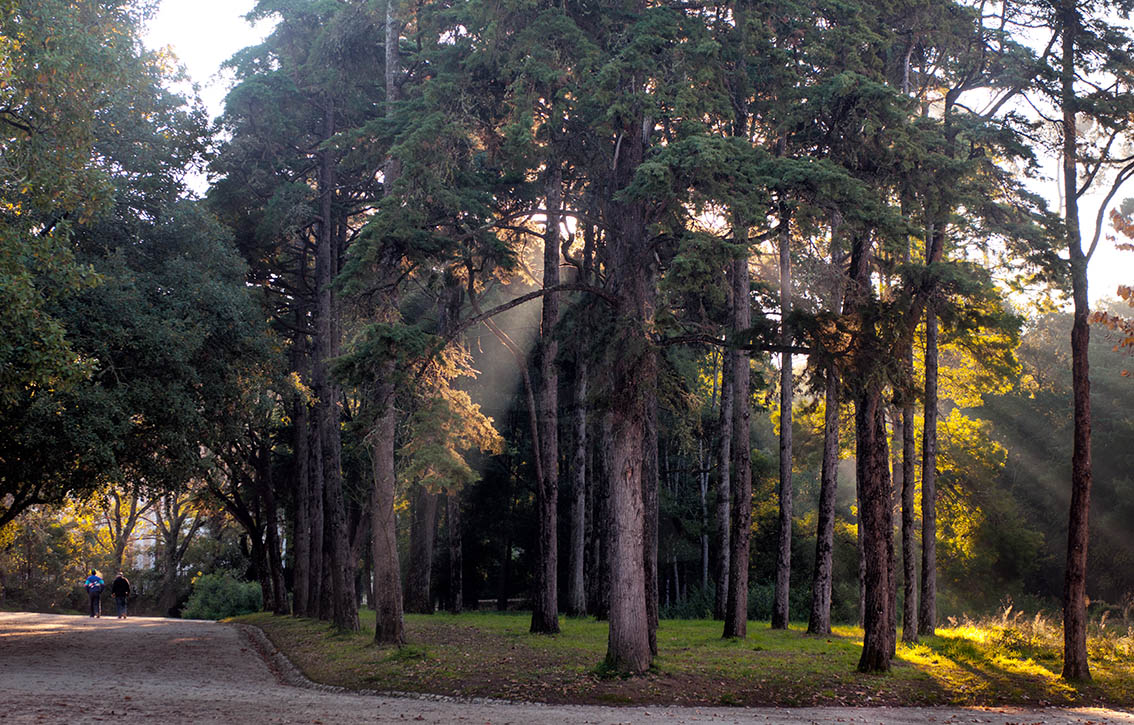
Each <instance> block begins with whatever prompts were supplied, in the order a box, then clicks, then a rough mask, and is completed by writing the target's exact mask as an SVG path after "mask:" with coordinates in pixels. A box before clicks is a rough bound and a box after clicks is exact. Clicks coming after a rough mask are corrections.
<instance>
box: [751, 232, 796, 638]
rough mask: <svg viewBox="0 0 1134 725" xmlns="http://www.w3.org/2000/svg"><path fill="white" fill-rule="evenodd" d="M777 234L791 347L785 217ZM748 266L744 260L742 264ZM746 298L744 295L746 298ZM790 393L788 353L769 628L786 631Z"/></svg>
mask: <svg viewBox="0 0 1134 725" xmlns="http://www.w3.org/2000/svg"><path fill="white" fill-rule="evenodd" d="M781 224H782V225H783V231H782V233H781V234H780V249H779V252H780V315H781V321H780V344H781V345H783V346H784V347H785V348H787V347H790V346H791V342H792V330H791V325H790V323H789V316H790V315H791V232H790V231H789V227H788V220H787V218H786V216H785V217H784V219H783V220H782V221H781ZM745 264H747V261H746V262H745ZM746 297H747V295H746ZM793 400H794V396H793V390H792V368H791V353H790V352H787V351H786V350H785V351H784V352H783V354H782V355H781V356H780V518H779V536H778V538H777V541H776V586H775V598H774V602H773V606H772V629H787V627H788V616H789V613H788V604H789V602H790V594H791V533H792V532H791V528H792V503H793V501H792V481H791V464H792V440H791V433H792V430H791V421H792V415H791V408H792V402H793Z"/></svg>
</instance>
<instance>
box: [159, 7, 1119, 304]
mask: <svg viewBox="0 0 1134 725" xmlns="http://www.w3.org/2000/svg"><path fill="white" fill-rule="evenodd" d="M253 4H254V0H163V1H162V3H161V8H160V10H159V11H158V13H157V15H156V16H155V17H154V18H153V20H152V21H151V22H150V28H149V32H148V33H147V35H146V43H147V45H149V46H150V47H151V48H162V47H166V46H168V47H169V48H170V49H171V50H172V51H173V53H174V55H175V56H177V58H178V59H179V60H180V61H181V63H182V64H183V65H184V66H185V68H186V70H187V71H188V73H189V75H190V76H191V77H192V78H193V80H194V81H195V82H196V83H198V84H199V85H200V90H201V98H202V100H204V102H205V105H206V107H207V108H208V109H209V114H210V116H212V117H214V118H215V117H216V116H217V115H219V114H220V112H221V109H222V107H223V102H224V96H225V94H226V93H227V92H228V82H229V79H227V78H224V77H222V76H221V75H219V71H220V66H221V63H223V62H224V61H226V60H228V58H229V57H231V56H232V54H233V53H235V52H236V51H238V50H240V49H241V48H244V47H247V46H249V45H252V44H254V43H257V42H259V41H260V40H261V39H263V38H264V36H266V35H267V34H268V32H270V31H271V23H269V22H260V23H258V24H257V25H256V26H255V27H253V26H251V25H249V24H248V22H247V21H245V20H244V15H245V14H246V13H247V12H248V11H249V10H251V9H252V6H253ZM201 183H203V179H202V180H201ZM1058 183H1059V182H1058V181H1057V180H1055V179H1052V180H1050V181H1049V182H1048V183H1047V184H1044V185H1043V186H1044V187H1045V188H1040V189H1037V191H1038V192H1039V193H1041V194H1043V195H1044V196H1046V197H1048V199H1049V202H1050V203H1052V204H1053V205H1054V204H1057V203H1058V202H1057V200H1056V199H1057V191H1058V189H1057V186H1056V185H1057V184H1058ZM194 186H196V184H194ZM197 191H199V192H200V191H203V189H197ZM1125 197H1134V182H1131V183H1128V184H1127V187H1126V188H1125V189H1123V191H1122V192H1120V194H1119V195H1118V197H1116V199H1115V203H1118V202H1120V201H1121V200H1122V199H1123V198H1125ZM1096 203H1097V202H1096ZM1096 212H1097V207H1096V206H1094V205H1093V204H1092V203H1091V202H1090V200H1088V199H1085V200H1084V203H1083V208H1082V209H1081V212H1080V213H1081V215H1082V218H1083V235H1084V237H1087V238H1089V236H1090V235H1091V234H1092V233H1093V232H1094V220H1095V214H1096ZM1109 229H1110V225H1109V223H1107V225H1106V230H1105V231H1109ZM1120 284H1124V285H1134V252H1119V251H1117V250H1115V249H1114V245H1113V244H1112V243H1110V242H1108V241H1106V240H1105V239H1103V240H1102V241H1100V242H1099V250H1098V252H1097V253H1096V255H1095V257H1094V259H1093V260H1092V261H1091V266H1090V288H1091V298H1092V299H1099V298H1101V297H1114V296H1115V292H1116V290H1117V289H1118V286H1119V285H1120Z"/></svg>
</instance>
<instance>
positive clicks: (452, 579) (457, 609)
mask: <svg viewBox="0 0 1134 725" xmlns="http://www.w3.org/2000/svg"><path fill="white" fill-rule="evenodd" d="M445 528H446V529H447V530H448V533H449V537H448V538H449V612H450V613H452V614H460V613H461V612H462V611H463V610H464V606H465V587H464V557H463V555H462V551H461V497H460V494H459V493H457V492H455V491H450V492H449V494H448V495H447V496H446V497H445Z"/></svg>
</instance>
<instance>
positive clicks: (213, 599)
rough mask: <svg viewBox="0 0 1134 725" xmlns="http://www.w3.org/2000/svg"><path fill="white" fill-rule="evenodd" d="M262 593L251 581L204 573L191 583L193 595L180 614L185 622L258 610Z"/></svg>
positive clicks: (219, 617)
mask: <svg viewBox="0 0 1134 725" xmlns="http://www.w3.org/2000/svg"><path fill="white" fill-rule="evenodd" d="M262 606H263V593H262V592H261V591H260V585H259V584H256V583H255V582H242V581H238V580H236V579H234V578H232V577H231V576H229V575H227V574H205V575H203V576H199V577H197V578H196V579H195V580H193V593H192V594H190V595H189V602H188V603H187V604H186V605H185V610H184V611H183V612H182V615H183V616H185V617H187V618H189V619H224V618H225V617H235V616H236V615H238V614H250V613H252V612H258V611H260V608H261V607H262Z"/></svg>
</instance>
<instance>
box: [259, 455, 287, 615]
mask: <svg viewBox="0 0 1134 725" xmlns="http://www.w3.org/2000/svg"><path fill="white" fill-rule="evenodd" d="M264 449H265V450H264V451H263V453H262V456H263V459H264V465H263V474H262V476H263V480H262V485H261V488H260V490H261V495H262V499H263V504H264V528H265V533H266V537H265V538H266V541H265V544H266V545H267V551H266V552H265V553H266V555H267V560H268V569H269V571H270V572H271V578H272V595H273V599H274V605H275V606H274V607H273V608H272V611H273V612H274V613H276V614H290V612H291V607H290V606H289V605H288V596H287V584H286V583H285V582H284V574H283V555H282V552H281V550H280V531H279V512H278V510H277V507H276V491H275V480H274V477H273V475H272V460H271V455H272V451H271V446H268V445H265V446H264Z"/></svg>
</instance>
